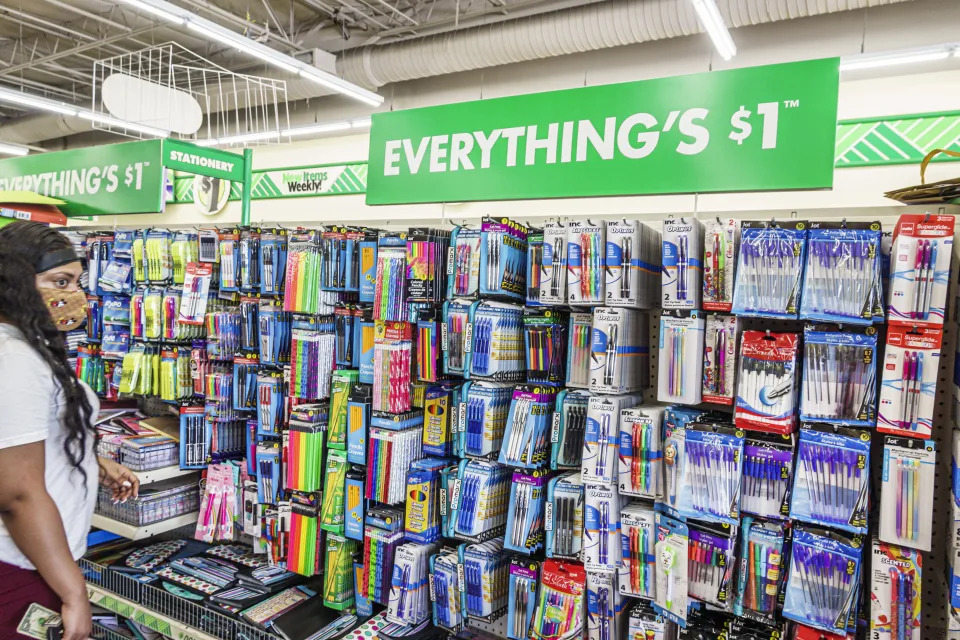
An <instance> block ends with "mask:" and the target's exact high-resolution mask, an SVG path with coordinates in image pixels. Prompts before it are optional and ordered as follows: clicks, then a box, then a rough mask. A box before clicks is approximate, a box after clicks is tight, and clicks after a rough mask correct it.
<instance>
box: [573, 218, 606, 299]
mask: <svg viewBox="0 0 960 640" xmlns="http://www.w3.org/2000/svg"><path fill="white" fill-rule="evenodd" d="M606 251H607V241H606V225H605V224H604V223H603V222H599V223H594V222H591V221H589V220H586V221H578V220H575V221H571V222H569V223H568V224H567V303H568V304H570V305H572V306H575V307H576V306H593V305H598V304H604V298H605V293H604V292H605V290H606V287H605V284H606V273H605V264H606Z"/></svg>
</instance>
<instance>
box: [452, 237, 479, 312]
mask: <svg viewBox="0 0 960 640" xmlns="http://www.w3.org/2000/svg"><path fill="white" fill-rule="evenodd" d="M449 253H450V255H448V256H447V283H448V287H447V295H449V296H450V297H451V298H453V297H458V296H466V297H475V296H476V295H477V291H478V289H479V288H480V229H470V228H467V227H455V228H454V229H453V232H452V233H451V235H450V250H449Z"/></svg>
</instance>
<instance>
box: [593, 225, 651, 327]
mask: <svg viewBox="0 0 960 640" xmlns="http://www.w3.org/2000/svg"><path fill="white" fill-rule="evenodd" d="M606 226H607V247H606V257H605V259H604V267H605V269H604V272H605V274H606V277H605V281H606V298H605V300H604V304H607V305H609V306H611V307H633V308H649V307H645V306H643V305H641V298H642V297H644V296H645V295H646V294H647V293H648V292H649V287H650V285H651V283H650V282H649V279H648V278H646V279H645V278H644V275H648V274H649V269H647V270H645V271H642V270H641V261H642V258H643V257H648V256H643V255H642V249H641V228H643V229H644V230H649V228H648V227H645V226H642V225H641V224H640V223H639V222H638V221H636V220H608V221H607V223H606ZM644 280H646V281H644Z"/></svg>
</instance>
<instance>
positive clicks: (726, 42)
mask: <svg viewBox="0 0 960 640" xmlns="http://www.w3.org/2000/svg"><path fill="white" fill-rule="evenodd" d="M693 8H694V10H696V12H697V17H698V18H700V23H701V24H702V25H703V28H704V29H706V30H707V35H709V36H710V39H711V40H712V41H713V46H714V47H715V48H716V49H717V53H719V54H720V57H721V58H723V59H724V60H729V59H730V58H732V57H733V56H735V55H737V45H735V44H734V43H733V38H731V37H730V31H729V29H727V25H726V23H725V22H724V21H723V16H721V15H720V9H718V8H717V3H716V2H715V1H714V0H693Z"/></svg>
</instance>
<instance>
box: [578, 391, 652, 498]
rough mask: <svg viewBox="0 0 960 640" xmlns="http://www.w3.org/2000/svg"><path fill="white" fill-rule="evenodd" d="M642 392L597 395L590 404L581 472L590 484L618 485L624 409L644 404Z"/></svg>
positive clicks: (585, 480)
mask: <svg viewBox="0 0 960 640" xmlns="http://www.w3.org/2000/svg"><path fill="white" fill-rule="evenodd" d="M642 401H643V398H642V397H641V396H639V395H622V396H593V397H592V398H590V400H589V403H588V406H587V424H586V427H587V429H586V433H585V434H584V438H583V456H582V461H581V467H580V474H581V475H582V476H583V481H584V483H586V484H596V485H605V486H615V485H616V484H617V483H618V481H619V468H618V466H617V457H618V454H619V453H620V412H621V411H622V410H623V409H628V408H630V407H634V406H636V405H638V404H640V403H641V402H642Z"/></svg>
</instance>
